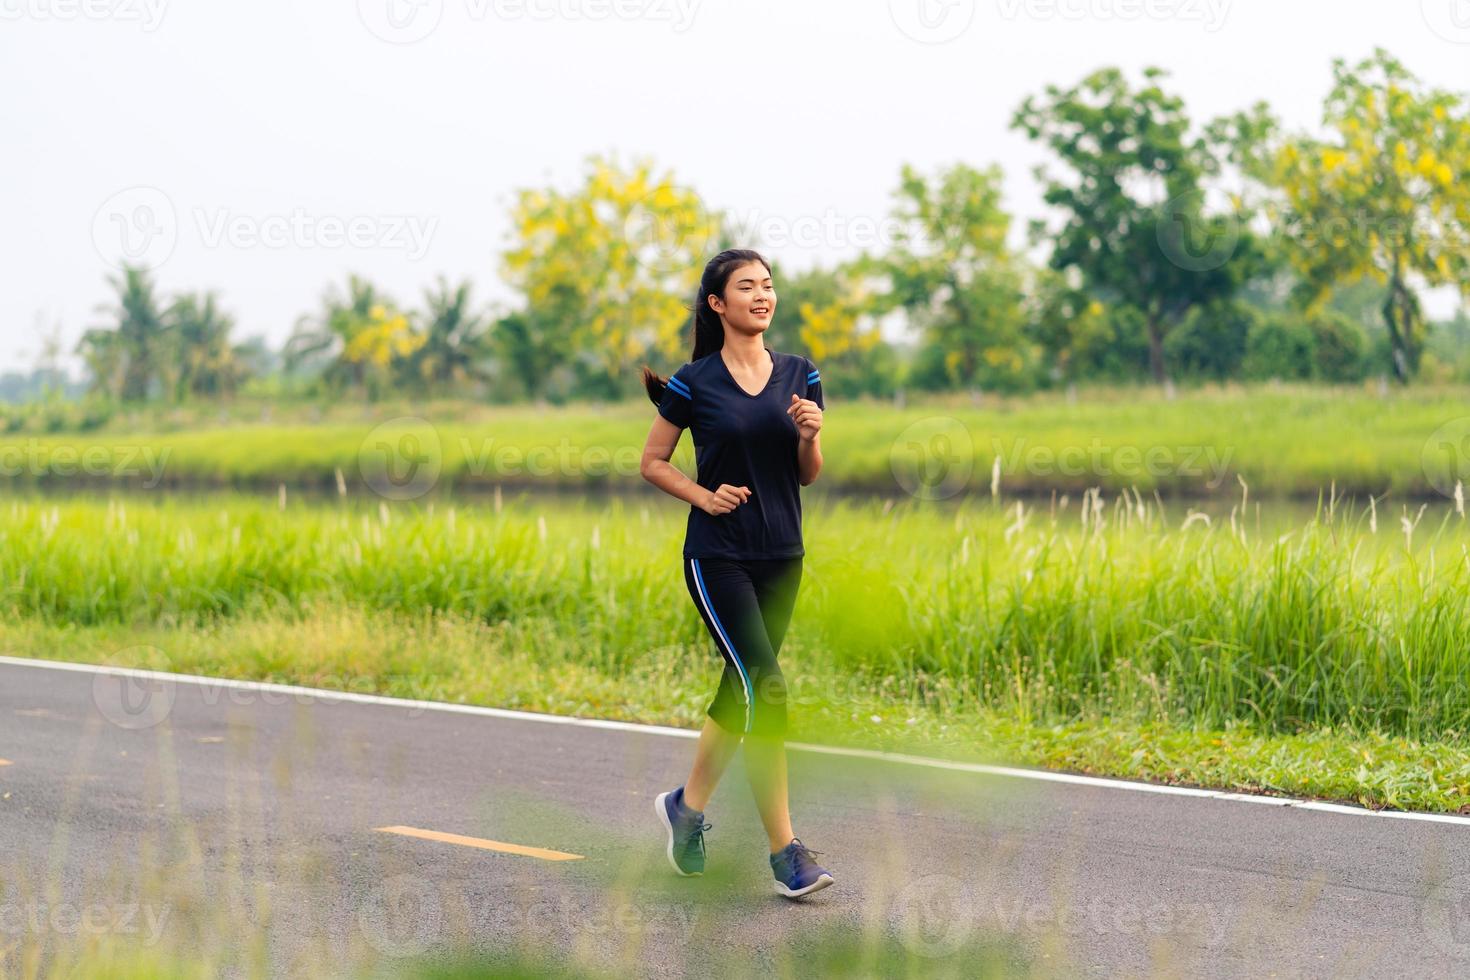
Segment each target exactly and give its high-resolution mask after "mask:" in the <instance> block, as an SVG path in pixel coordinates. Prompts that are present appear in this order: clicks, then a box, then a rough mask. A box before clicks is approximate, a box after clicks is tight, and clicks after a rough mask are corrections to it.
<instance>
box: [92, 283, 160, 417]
mask: <svg viewBox="0 0 1470 980" xmlns="http://www.w3.org/2000/svg"><path fill="white" fill-rule="evenodd" d="M108 281H109V282H111V283H112V286H113V288H114V289H116V290H117V305H116V306H113V307H108V306H106V305H103V306H99V307H98V312H101V313H107V314H108V315H109V317H110V318H111V319H113V320H114V321H115V323H114V324H110V325H108V326H100V327H93V328H91V329H89V330H87V332H86V333H84V334H83V335H82V339H81V341H80V342H79V343H78V344H77V353H79V354H81V355H82V356H83V357H84V358H85V359H86V361H87V365H88V367H89V368H90V369H91V371H92V379H93V381H92V383H93V387H94V388H103V389H104V390H107V391H109V392H113V393H115V394H117V395H118V396H119V397H120V398H121V399H122V400H123V401H143V400H144V399H146V398H147V397H148V395H149V389H150V388H151V387H152V384H153V381H154V379H155V378H156V377H157V376H158V375H159V366H160V358H161V357H162V356H163V353H164V347H165V344H166V343H167V339H168V325H167V324H166V323H165V322H164V317H163V314H162V313H161V312H160V310H159V305H158V298H157V296H156V295H155V293H154V284H153V280H152V279H151V278H150V277H149V275H148V270H147V269H145V268H143V267H141V266H130V265H128V266H124V267H123V275H122V277H121V278H118V277H116V276H113V277H109V279H108Z"/></svg>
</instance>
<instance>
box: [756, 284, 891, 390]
mask: <svg viewBox="0 0 1470 980" xmlns="http://www.w3.org/2000/svg"><path fill="white" fill-rule="evenodd" d="M776 272H777V275H776V276H775V277H774V278H775V284H776V317H775V320H774V321H773V322H772V324H771V328H770V330H769V331H768V332H767V337H768V343H767V346H769V347H771V348H773V349H775V350H802V351H805V352H806V353H808V354H810V355H811V357H812V359H813V360H814V361H816V362H817V364H818V365H819V366H820V367H821V369H822V377H823V378H824V379H825V384H826V386H827V388H828V389H833V388H836V389H840V390H841V391H843V392H846V393H847V394H848V395H858V394H870V395H879V396H883V395H889V394H892V392H893V391H894V389H895V388H896V387H897V356H896V353H895V352H894V351H893V349H892V345H890V344H889V343H888V342H887V341H885V340H884V339H883V335H882V332H881V330H880V329H879V325H878V322H877V320H876V319H875V318H874V316H873V315H872V311H873V307H874V294H875V289H876V285H875V284H874V283H873V282H871V281H870V279H869V277H868V276H866V275H865V274H864V273H863V272H862V270H861V268H860V267H859V265H858V264H856V263H854V264H847V265H839V266H836V267H834V268H830V269H829V268H820V267H818V268H813V269H808V270H806V271H804V272H801V273H797V274H795V275H792V276H785V275H781V274H780V269H779V268H778V269H777V270H776Z"/></svg>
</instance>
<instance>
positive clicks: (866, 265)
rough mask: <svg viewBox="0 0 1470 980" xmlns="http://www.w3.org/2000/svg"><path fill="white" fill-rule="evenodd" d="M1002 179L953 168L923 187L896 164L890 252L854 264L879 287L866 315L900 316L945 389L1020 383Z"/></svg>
mask: <svg viewBox="0 0 1470 980" xmlns="http://www.w3.org/2000/svg"><path fill="white" fill-rule="evenodd" d="M1001 179H1002V175H1001V170H1000V168H999V167H998V166H995V165H991V166H990V167H988V168H986V169H985V170H977V169H975V168H973V167H969V166H967V165H965V164H956V165H954V166H952V167H950V168H948V169H946V170H943V171H941V172H939V173H938V174H937V175H936V176H935V177H934V178H933V179H932V180H930V179H926V178H925V177H923V176H922V175H921V174H920V173H919V172H918V171H916V170H915V169H914V168H913V167H911V166H909V165H907V164H905V165H904V167H903V171H902V177H901V180H900V183H899V188H898V190H897V191H896V192H895V194H894V197H895V199H896V201H895V205H894V209H893V217H894V218H895V219H896V224H897V228H898V230H897V232H896V235H895V239H896V240H895V243H894V246H893V248H892V249H890V250H889V252H888V253H887V254H886V255H883V256H880V257H877V258H876V259H873V258H868V259H865V260H863V261H862V262H860V263H858V268H860V269H861V271H863V272H865V273H866V272H873V273H876V274H878V275H880V276H881V277H882V278H883V279H884V280H886V284H887V290H886V292H882V293H879V294H878V295H876V296H875V297H874V299H873V301H872V304H871V310H872V312H874V313H875V314H877V315H879V316H881V315H884V314H886V313H888V312H891V311H892V310H895V309H902V310H903V311H904V312H905V313H906V314H907V316H908V318H909V322H910V323H911V324H913V325H914V326H915V327H917V328H918V330H919V332H920V335H921V336H922V338H923V341H922V342H923V345H924V346H925V347H926V348H928V349H929V350H930V351H932V352H934V355H931V356H930V358H929V361H931V362H934V356H935V355H937V357H938V358H939V360H938V361H937V362H934V363H936V364H939V365H942V372H943V380H944V381H946V382H947V383H948V384H949V385H955V386H973V385H990V386H996V387H1005V388H1015V387H1020V386H1023V385H1025V384H1026V383H1027V372H1028V370H1029V368H1030V357H1029V353H1030V350H1029V344H1028V342H1027V338H1026V336H1025V331H1024V328H1025V320H1026V318H1025V311H1024V307H1023V301H1024V294H1023V285H1024V283H1023V267H1022V264H1021V262H1020V260H1019V259H1018V258H1017V257H1016V256H1015V255H1014V254H1012V252H1011V251H1010V248H1009V246H1008V245H1007V242H1006V236H1007V234H1008V232H1009V230H1010V224H1011V219H1010V215H1008V214H1007V213H1006V212H1005V210H1004V209H1003V208H1002V207H1001ZM921 359H923V357H922V355H921ZM926 374H927V375H929V376H931V377H932V372H920V377H924V376H926ZM934 380H937V379H934Z"/></svg>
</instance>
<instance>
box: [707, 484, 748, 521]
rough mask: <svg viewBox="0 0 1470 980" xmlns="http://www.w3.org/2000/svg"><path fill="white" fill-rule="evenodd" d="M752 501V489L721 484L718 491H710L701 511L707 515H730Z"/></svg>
mask: <svg viewBox="0 0 1470 980" xmlns="http://www.w3.org/2000/svg"><path fill="white" fill-rule="evenodd" d="M748 499H750V487H732V486H731V485H730V484H728V483H721V484H720V488H719V489H718V490H713V491H708V492H707V495H706V496H705V499H704V503H702V504H700V505H699V506H700V509H701V510H703V511H704V512H705V513H706V514H713V515H716V516H718V515H720V514H728V513H730V511H732V510H734V509H735V508H736V507H738V506H740V505H741V504H743V503H745V501H747V500H748Z"/></svg>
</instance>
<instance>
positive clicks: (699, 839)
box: [653, 786, 712, 878]
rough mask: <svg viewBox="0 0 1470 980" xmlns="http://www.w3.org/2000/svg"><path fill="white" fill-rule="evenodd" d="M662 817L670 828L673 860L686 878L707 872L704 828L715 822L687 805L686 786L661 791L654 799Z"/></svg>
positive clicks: (667, 828) (660, 817)
mask: <svg viewBox="0 0 1470 980" xmlns="http://www.w3.org/2000/svg"><path fill="white" fill-rule="evenodd" d="M653 808H654V809H655V810H657V811H658V818H659V820H661V821H662V822H663V825H664V828H665V829H666V830H667V831H668V832H669V848H668V855H669V863H670V864H672V865H673V866H674V870H675V871H677V872H679V874H681V875H684V876H685V877H686V878H689V877H695V876H698V875H702V874H704V832H705V831H706V830H709V829H710V827H711V826H712V825H711V824H707V823H705V822H704V814H703V813H696V812H694V811H692V810H689V809H687V808H685V806H684V787H682V786H680V787H679V788H678V789H676V790H673V791H672V792H668V793H660V794H658V796H657V798H655V799H654V801H653Z"/></svg>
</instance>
